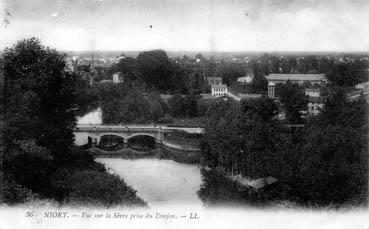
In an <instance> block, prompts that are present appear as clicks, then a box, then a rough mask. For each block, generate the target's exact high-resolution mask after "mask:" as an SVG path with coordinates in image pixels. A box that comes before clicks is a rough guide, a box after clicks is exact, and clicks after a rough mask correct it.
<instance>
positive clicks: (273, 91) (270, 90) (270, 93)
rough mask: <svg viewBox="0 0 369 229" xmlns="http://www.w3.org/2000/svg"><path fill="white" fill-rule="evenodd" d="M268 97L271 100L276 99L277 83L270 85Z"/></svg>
mask: <svg viewBox="0 0 369 229" xmlns="http://www.w3.org/2000/svg"><path fill="white" fill-rule="evenodd" d="M268 97H269V98H271V99H274V98H275V83H273V82H270V83H268Z"/></svg>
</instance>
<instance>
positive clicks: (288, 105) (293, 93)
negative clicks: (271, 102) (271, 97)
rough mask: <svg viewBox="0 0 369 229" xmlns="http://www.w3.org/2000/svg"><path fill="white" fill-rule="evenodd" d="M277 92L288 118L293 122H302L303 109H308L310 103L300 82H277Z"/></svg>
mask: <svg viewBox="0 0 369 229" xmlns="http://www.w3.org/2000/svg"><path fill="white" fill-rule="evenodd" d="M276 94H277V95H278V96H279V99H280V101H281V103H282V107H283V108H284V109H285V110H286V117H287V120H288V121H289V122H291V123H300V122H301V121H302V120H301V111H303V110H306V107H307V103H308V100H307V96H305V92H304V89H303V88H302V87H300V86H299V85H298V84H293V83H291V82H290V81H287V83H286V84H277V87H276Z"/></svg>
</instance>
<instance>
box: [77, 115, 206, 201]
mask: <svg viewBox="0 0 369 229" xmlns="http://www.w3.org/2000/svg"><path fill="white" fill-rule="evenodd" d="M101 123H102V117H101V109H100V108H98V109H96V110H94V111H91V112H89V113H87V114H86V115H84V116H82V117H77V124H101ZM96 161H98V162H101V163H103V164H104V165H105V166H107V167H109V168H111V169H112V170H113V172H114V173H115V174H117V175H119V176H120V177H122V178H123V179H124V181H125V182H126V183H127V184H128V185H129V186H131V187H132V188H134V189H135V190H137V194H138V196H139V197H141V198H142V199H144V200H145V201H147V203H148V205H149V206H150V207H158V206H163V205H165V206H168V205H180V206H191V207H193V206H202V202H201V200H200V198H199V197H198V196H197V194H196V192H197V190H199V189H200V185H201V174H200V169H199V168H198V166H197V165H192V164H182V163H177V162H175V161H173V160H164V159H158V158H141V159H134V160H131V159H122V158H97V159H96Z"/></svg>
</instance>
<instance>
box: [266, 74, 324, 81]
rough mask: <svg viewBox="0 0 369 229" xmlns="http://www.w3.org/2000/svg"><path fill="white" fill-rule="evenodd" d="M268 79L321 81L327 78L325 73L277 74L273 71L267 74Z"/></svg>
mask: <svg viewBox="0 0 369 229" xmlns="http://www.w3.org/2000/svg"><path fill="white" fill-rule="evenodd" d="M266 78H267V80H293V81H296V80H305V81H319V80H323V79H325V76H324V74H276V73H272V74H269V75H268V76H266Z"/></svg>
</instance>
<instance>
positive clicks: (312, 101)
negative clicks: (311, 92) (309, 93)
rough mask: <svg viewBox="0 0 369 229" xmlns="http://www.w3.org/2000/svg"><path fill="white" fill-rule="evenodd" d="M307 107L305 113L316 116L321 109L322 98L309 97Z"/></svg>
mask: <svg viewBox="0 0 369 229" xmlns="http://www.w3.org/2000/svg"><path fill="white" fill-rule="evenodd" d="M307 106H308V110H307V112H308V114H309V115H317V114H319V112H320V110H321V109H323V106H324V99H323V97H309V102H308V105H307Z"/></svg>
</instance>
